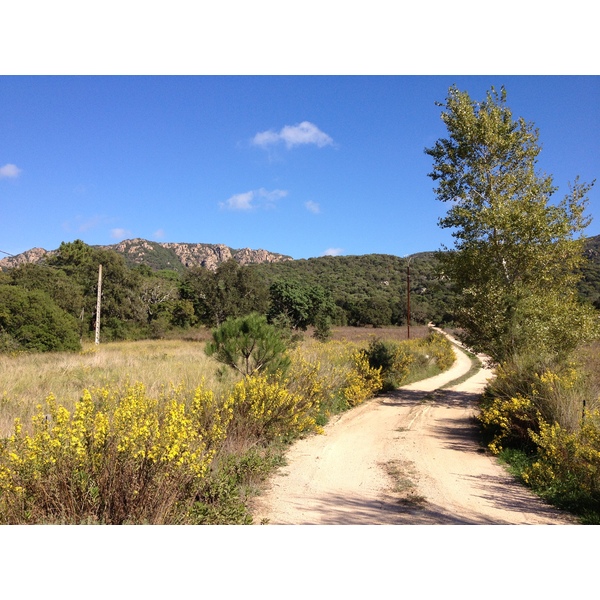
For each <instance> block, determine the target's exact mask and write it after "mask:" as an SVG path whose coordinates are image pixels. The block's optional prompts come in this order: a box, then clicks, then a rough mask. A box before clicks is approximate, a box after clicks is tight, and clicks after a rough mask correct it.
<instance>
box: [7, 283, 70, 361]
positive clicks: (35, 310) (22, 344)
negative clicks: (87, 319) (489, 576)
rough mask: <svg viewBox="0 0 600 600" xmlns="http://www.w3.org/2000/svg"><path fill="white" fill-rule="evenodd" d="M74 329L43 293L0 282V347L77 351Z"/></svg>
mask: <svg viewBox="0 0 600 600" xmlns="http://www.w3.org/2000/svg"><path fill="white" fill-rule="evenodd" d="M78 329H79V328H78V324H77V320H76V319H75V317H73V316H71V315H69V314H68V313H66V312H65V311H64V310H62V309H61V308H60V307H59V306H58V305H57V304H56V303H55V302H54V301H53V300H52V298H51V297H50V296H49V295H48V294H47V293H46V292H43V291H41V290H33V291H29V290H26V289H24V288H21V287H18V286H16V285H0V350H2V347H4V348H6V349H9V350H20V349H23V350H30V351H36V352H49V351H61V350H68V351H76V350H80V349H81V345H80V343H79V331H78Z"/></svg>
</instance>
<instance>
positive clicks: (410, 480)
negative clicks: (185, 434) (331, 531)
mask: <svg viewBox="0 0 600 600" xmlns="http://www.w3.org/2000/svg"><path fill="white" fill-rule="evenodd" d="M455 353H456V358H457V360H456V362H455V364H454V365H453V367H452V368H451V369H449V370H448V371H447V372H445V373H442V374H441V375H438V376H436V377H432V378H430V379H426V380H424V381H421V382H418V383H415V384H412V385H408V386H405V387H403V388H401V389H400V390H398V391H396V392H393V393H392V394H389V395H387V396H386V397H378V398H376V399H373V400H371V401H369V402H367V403H365V404H363V405H361V406H359V407H357V408H355V409H354V410H351V411H349V412H347V413H344V414H343V415H341V416H340V417H339V418H337V419H336V420H334V421H333V422H331V423H330V424H329V425H328V426H327V427H326V429H325V434H324V435H316V436H311V437H309V438H306V439H304V440H300V441H298V442H297V443H296V444H294V445H293V446H292V448H291V449H290V451H289V453H288V455H287V460H288V465H287V466H286V467H283V468H282V469H280V470H279V472H278V473H277V474H276V475H275V476H274V477H273V478H272V480H271V481H270V483H269V486H268V489H267V490H266V491H265V493H264V494H263V495H261V496H259V497H257V498H256V500H255V502H254V505H253V507H252V510H253V515H254V522H255V523H257V524H260V523H268V524H320V525H360V524H363V525H377V524H381V525H384V524H398V525H402V524H406V525H408V524H418V525H425V524H487V525H491V524H500V525H509V524H568V523H573V522H574V521H573V519H571V518H569V517H568V516H566V515H564V514H562V513H560V512H559V511H557V510H555V509H553V508H551V507H549V506H546V505H545V504H544V503H542V502H541V501H540V500H539V499H538V498H537V497H536V496H534V495H532V494H531V493H530V492H529V491H528V490H527V489H526V488H524V487H523V486H521V485H520V484H519V483H518V482H516V481H515V480H514V479H513V478H512V477H511V476H510V475H508V474H507V472H506V471H505V470H504V469H503V468H502V467H501V466H500V465H499V464H498V462H497V460H496V458H495V457H494V456H492V455H491V454H489V453H488V452H487V451H486V450H484V449H483V448H482V447H481V446H480V445H479V444H478V443H477V441H476V424H475V422H474V419H473V416H474V400H475V399H476V398H477V396H478V395H479V394H481V392H482V391H483V389H484V387H485V384H486V382H487V380H488V379H489V378H490V377H492V376H493V373H492V372H491V371H490V370H489V369H487V368H483V369H481V370H479V371H478V372H477V373H476V374H475V375H474V376H473V377H471V378H469V379H468V380H467V381H465V382H463V383H461V384H459V385H455V386H452V387H448V388H445V389H443V390H442V389H440V388H441V387H442V386H444V385H446V384H448V383H450V382H452V381H454V380H456V379H458V378H459V377H461V376H462V375H464V374H465V373H467V372H468V371H469V369H470V367H471V361H470V359H469V357H468V356H467V355H466V354H464V352H462V350H459V349H458V348H456V349H455Z"/></svg>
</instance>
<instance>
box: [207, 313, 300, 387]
mask: <svg viewBox="0 0 600 600" xmlns="http://www.w3.org/2000/svg"><path fill="white" fill-rule="evenodd" d="M212 337H213V339H212V341H211V342H208V343H207V344H206V348H205V351H206V354H207V355H208V356H214V358H215V359H216V360H218V361H219V362H221V363H223V364H225V365H227V366H229V367H231V368H232V369H235V370H236V371H238V372H239V373H241V374H242V375H244V376H250V375H252V374H254V373H258V372H261V373H264V372H269V371H276V370H281V371H285V370H286V369H287V367H288V366H289V358H288V357H287V355H286V354H285V352H286V350H287V345H286V343H285V341H284V340H283V338H282V336H281V332H280V330H279V329H277V328H276V327H275V326H273V325H269V324H268V323H267V318H266V317H265V316H264V315H259V314H256V313H253V314H250V315H247V316H244V317H237V318H234V317H229V318H228V319H226V320H225V321H224V322H223V323H222V324H221V325H220V326H219V327H218V328H216V329H214V330H213V332H212Z"/></svg>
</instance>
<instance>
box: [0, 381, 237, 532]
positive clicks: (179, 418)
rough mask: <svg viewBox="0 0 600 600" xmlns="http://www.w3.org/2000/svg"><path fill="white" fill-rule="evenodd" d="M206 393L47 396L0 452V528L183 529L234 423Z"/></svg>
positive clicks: (136, 388) (132, 389)
mask: <svg viewBox="0 0 600 600" xmlns="http://www.w3.org/2000/svg"><path fill="white" fill-rule="evenodd" d="M230 408H231V407H230V406H229V405H228V404H227V403H225V404H223V405H221V406H219V405H218V403H217V402H216V400H215V398H214V397H213V395H212V393H211V392H210V391H208V390H206V389H204V388H203V387H202V386H200V387H199V388H198V389H196V390H195V391H194V393H193V396H192V398H191V399H190V398H186V397H185V394H184V392H183V391H182V390H180V389H179V390H173V392H172V393H171V394H167V395H165V397H163V398H161V401H160V402H159V401H158V400H157V399H155V398H151V397H149V396H148V394H147V393H146V390H145V388H144V386H143V385H142V384H134V385H128V386H126V387H125V388H124V389H109V388H103V389H100V390H96V391H94V392H93V393H92V392H90V391H87V390H86V391H84V393H83V395H82V397H81V399H80V400H79V401H78V402H77V404H76V406H75V409H74V410H73V412H72V413H70V412H69V411H68V410H67V409H66V408H65V407H64V406H61V405H59V404H58V403H57V401H56V399H55V398H54V396H49V397H48V398H47V400H46V405H45V407H42V406H41V405H40V406H38V408H37V413H36V414H35V415H34V417H33V419H32V423H31V432H30V433H25V432H24V428H23V425H22V424H21V422H20V421H18V420H17V421H16V422H15V427H14V433H13V435H12V436H10V437H9V438H8V439H6V440H4V442H3V443H2V445H1V447H0V521H1V522H3V523H40V522H48V523H53V522H64V523H83V522H99V523H109V524H119V523H175V522H185V520H186V511H187V510H188V509H189V508H190V507H191V505H192V504H193V501H194V497H195V490H196V489H197V488H198V487H199V485H200V483H201V480H202V479H203V478H204V477H205V475H206V473H207V470H208V468H209V466H210V464H211V461H212V460H213V457H214V454H215V452H216V448H217V447H218V444H219V443H220V442H221V441H222V440H223V439H224V437H225V435H226V429H227V426H228V424H229V421H230V420H231V416H232V415H231V410H230Z"/></svg>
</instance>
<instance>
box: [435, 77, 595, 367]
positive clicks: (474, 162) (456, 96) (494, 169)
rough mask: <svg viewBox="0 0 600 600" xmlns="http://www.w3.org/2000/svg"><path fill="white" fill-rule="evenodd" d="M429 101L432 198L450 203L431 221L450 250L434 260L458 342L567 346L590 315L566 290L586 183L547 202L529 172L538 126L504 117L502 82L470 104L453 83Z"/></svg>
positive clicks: (516, 350)
mask: <svg viewBox="0 0 600 600" xmlns="http://www.w3.org/2000/svg"><path fill="white" fill-rule="evenodd" d="M438 105H439V106H441V107H442V108H443V110H442V115H441V118H442V120H443V122H444V124H445V125H446V127H447V130H448V137H447V138H442V139H439V140H438V141H437V142H436V143H435V145H434V146H433V147H432V148H427V149H425V152H426V154H428V155H429V156H431V157H432V158H433V171H432V172H431V173H430V174H429V176H430V177H431V178H432V179H433V181H435V182H436V184H437V187H436V188H435V192H436V194H437V197H438V199H439V200H441V201H442V202H446V203H448V204H449V205H450V208H449V210H448V211H447V214H446V216H445V217H443V218H442V219H440V222H439V224H440V226H441V227H442V228H450V229H452V235H453V236H454V238H455V247H454V249H453V250H450V251H447V252H443V253H440V258H441V260H442V264H443V267H444V271H445V274H446V275H447V276H449V277H450V279H451V280H452V281H453V282H454V283H455V285H456V287H457V289H458V291H459V292H460V293H461V296H460V298H461V300H460V306H459V309H458V319H459V323H460V325H461V326H462V327H463V329H464V341H465V342H466V343H467V344H469V345H470V346H472V347H473V348H474V349H476V350H480V351H483V352H485V353H487V354H488V355H490V356H491V357H492V358H493V359H495V360H497V361H502V360H505V359H507V358H510V357H511V356H513V355H515V354H520V353H524V352H528V351H535V352H538V353H539V354H540V355H542V354H544V355H551V356H556V355H564V354H566V353H568V352H569V351H570V350H572V349H573V348H574V347H575V346H576V345H577V344H578V343H580V342H581V341H583V340H585V339H588V338H589V337H591V336H592V335H593V334H594V328H595V323H596V322H597V320H598V318H597V315H595V314H594V312H593V311H592V310H591V309H590V308H589V307H585V306H581V305H580V304H579V302H578V301H577V294H576V288H575V285H576V283H577V280H578V275H577V273H578V272H579V267H580V265H581V263H582V261H583V260H584V257H583V244H584V237H583V235H582V233H583V230H584V229H585V228H586V227H587V225H588V224H589V222H590V219H589V218H588V217H587V216H586V215H585V209H586V205H587V193H588V192H589V190H590V188H591V187H592V185H593V182H592V183H591V184H585V183H580V182H579V180H578V179H575V182H574V184H573V185H572V186H571V188H570V191H569V193H568V194H567V195H566V196H565V197H564V198H563V199H562V200H561V201H559V202H553V201H552V197H553V195H554V193H555V192H556V191H557V188H556V187H555V186H554V184H553V180H552V176H551V175H546V174H543V173H539V172H538V171H537V170H536V163H537V158H538V155H539V153H540V151H541V147H540V145H539V143H538V137H539V132H538V130H537V129H536V128H535V127H534V125H533V124H532V123H528V122H526V121H525V120H524V119H523V118H518V119H513V116H512V113H511V110H510V109H509V107H508V106H507V105H506V91H505V89H504V88H502V89H501V91H500V93H498V92H497V91H496V90H495V89H494V88H492V89H491V90H490V91H488V92H487V94H486V97H485V99H484V100H483V101H481V102H477V101H474V100H472V99H471V98H470V96H469V94H468V93H467V92H463V91H460V90H458V89H457V88H456V87H455V86H453V87H451V88H450V89H449V92H448V97H447V98H446V102H445V103H444V104H441V103H439V104H438Z"/></svg>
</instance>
